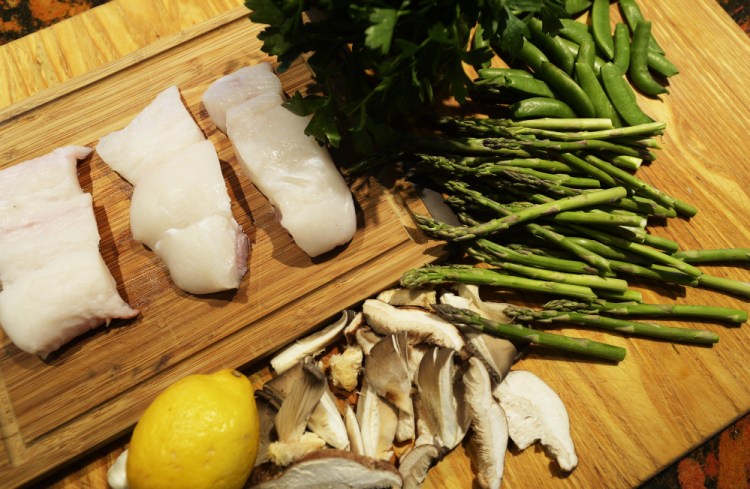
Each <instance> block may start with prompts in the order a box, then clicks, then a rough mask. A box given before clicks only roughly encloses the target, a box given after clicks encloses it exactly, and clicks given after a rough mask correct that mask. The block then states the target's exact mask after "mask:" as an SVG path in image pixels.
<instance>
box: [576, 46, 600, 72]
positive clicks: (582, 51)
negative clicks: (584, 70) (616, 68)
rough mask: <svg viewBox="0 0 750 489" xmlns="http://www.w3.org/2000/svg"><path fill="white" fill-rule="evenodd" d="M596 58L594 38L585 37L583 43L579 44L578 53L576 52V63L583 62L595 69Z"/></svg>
mask: <svg viewBox="0 0 750 489" xmlns="http://www.w3.org/2000/svg"><path fill="white" fill-rule="evenodd" d="M595 58H596V46H595V45H594V40H593V39H592V38H588V39H584V40H583V41H582V42H581V44H579V45H578V53H577V54H576V63H583V64H585V65H587V66H589V67H590V68H591V70H592V71H593V69H594V59H595Z"/></svg>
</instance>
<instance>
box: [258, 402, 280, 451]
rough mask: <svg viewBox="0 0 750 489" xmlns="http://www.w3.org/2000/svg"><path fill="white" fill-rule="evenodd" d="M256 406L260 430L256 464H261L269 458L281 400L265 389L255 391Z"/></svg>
mask: <svg viewBox="0 0 750 489" xmlns="http://www.w3.org/2000/svg"><path fill="white" fill-rule="evenodd" d="M255 406H256V408H257V410H258V422H259V423H258V424H259V426H260V432H259V435H258V455H257V456H256V457H255V465H260V464H262V463H263V462H265V461H266V460H268V445H270V443H271V440H272V439H273V432H274V418H276V414H277V413H278V411H279V407H280V406H281V400H280V399H278V398H276V396H274V395H273V394H271V393H270V392H268V391H264V390H263V389H258V390H256V391H255Z"/></svg>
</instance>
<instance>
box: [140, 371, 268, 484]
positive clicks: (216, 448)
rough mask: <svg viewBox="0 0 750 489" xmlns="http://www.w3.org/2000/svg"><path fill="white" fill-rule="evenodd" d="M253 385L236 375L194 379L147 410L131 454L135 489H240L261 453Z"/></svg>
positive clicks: (180, 384) (179, 383)
mask: <svg viewBox="0 0 750 489" xmlns="http://www.w3.org/2000/svg"><path fill="white" fill-rule="evenodd" d="M258 436H259V422H258V412H257V409H256V406H255V398H254V396H253V386H252V384H251V383H250V381H249V380H248V379H247V377H245V376H244V375H242V374H241V373H239V372H237V371H235V370H229V369H226V370H221V371H219V372H216V373H214V374H193V375H189V376H187V377H184V378H183V379H181V380H179V381H177V382H175V383H174V384H172V385H170V386H169V387H167V389H165V390H164V391H163V392H162V393H161V394H159V395H158V396H157V397H156V398H155V399H154V401H153V402H152V403H151V404H150V405H149V406H148V408H147V409H146V411H145V412H144V413H143V415H142V416H141V418H140V420H139V421H138V424H137V425H136V427H135V430H134V431H133V435H132V437H131V440H130V446H129V448H128V452H129V453H128V458H127V478H128V484H129V486H130V488H131V489H168V488H169V489H174V488H178V487H179V488H183V489H192V488H195V489H203V488H211V489H240V488H242V487H243V485H244V484H245V481H246V480H247V478H248V476H249V474H250V471H251V470H252V468H253V465H254V463H255V457H256V455H257V451H258Z"/></svg>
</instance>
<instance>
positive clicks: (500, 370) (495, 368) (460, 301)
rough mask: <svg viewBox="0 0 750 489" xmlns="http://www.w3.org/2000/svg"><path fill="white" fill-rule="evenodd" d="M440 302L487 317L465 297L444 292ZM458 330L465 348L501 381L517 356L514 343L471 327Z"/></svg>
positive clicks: (495, 379) (493, 377)
mask: <svg viewBox="0 0 750 489" xmlns="http://www.w3.org/2000/svg"><path fill="white" fill-rule="evenodd" d="M440 302H441V303H443V304H449V305H452V306H455V307H460V308H463V309H469V310H472V311H474V312H476V313H477V314H479V315H481V316H482V317H487V318H489V316H487V315H486V313H485V312H484V311H482V310H481V309H480V308H479V307H478V306H477V305H476V304H475V303H474V302H472V300H471V299H469V298H467V297H462V296H458V295H454V294H451V293H445V294H443V295H442V296H441V297H440ZM459 330H460V331H461V334H463V336H464V338H465V340H466V349H467V350H468V351H469V352H470V353H471V354H472V355H475V356H477V357H479V359H480V360H482V361H483V362H484V365H485V367H487V369H488V370H489V373H490V375H491V376H492V379H493V380H494V381H495V382H501V381H502V380H503V378H505V376H506V375H507V374H508V372H509V371H510V368H511V366H512V365H513V363H514V362H515V361H516V359H517V357H518V350H517V349H516V347H515V345H514V344H513V343H511V342H510V341H508V340H506V339H503V338H498V337H496V336H492V335H489V334H486V333H482V332H481V331H477V330H475V329H474V328H471V327H459Z"/></svg>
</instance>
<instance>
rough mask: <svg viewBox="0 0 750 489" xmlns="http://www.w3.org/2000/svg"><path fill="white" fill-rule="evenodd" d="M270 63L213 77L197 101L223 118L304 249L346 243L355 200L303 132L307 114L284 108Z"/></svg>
mask: <svg viewBox="0 0 750 489" xmlns="http://www.w3.org/2000/svg"><path fill="white" fill-rule="evenodd" d="M283 101H284V97H283V92H282V91H281V83H280V82H279V80H278V77H276V75H275V74H274V73H273V70H272V69H271V65H269V64H268V63H259V64H257V65H254V66H250V67H246V68H242V69H240V70H238V71H236V72H235V73H232V74H230V75H227V76H225V77H223V78H220V79H218V80H217V81H215V82H214V83H212V84H211V86H209V87H208V89H207V90H206V92H205V93H204V95H203V104H204V105H205V106H206V109H207V110H208V112H209V114H210V115H211V116H212V117H213V118H214V122H215V123H216V125H217V126H218V127H220V128H221V125H222V124H224V123H226V133H227V135H228V136H229V139H230V140H231V141H232V145H233V146H234V149H235V154H236V155H237V159H238V161H239V162H240V164H241V166H242V169H243V171H244V172H245V174H246V175H247V176H248V178H250V180H251V181H252V182H253V184H254V185H255V186H256V187H257V188H258V189H259V190H260V191H261V192H262V193H263V194H264V195H265V196H266V198H268V200H269V201H270V202H271V204H272V205H273V206H274V207H275V208H276V212H277V213H278V217H279V221H280V223H281V225H282V226H283V227H284V228H285V229H286V230H287V231H288V232H289V234H290V235H291V236H292V238H293V239H294V241H295V243H296V244H297V245H298V246H299V247H300V248H302V250H303V251H305V253H307V254H308V255H310V256H318V255H320V254H323V253H325V252H327V251H330V250H332V249H333V248H335V247H336V246H338V245H342V244H345V243H348V242H349V241H350V240H351V238H352V236H353V235H354V232H355V231H356V216H355V211H354V201H353V199H352V195H351V192H350V191H349V188H348V187H347V185H346V182H345V181H344V179H343V178H342V177H341V174H340V173H339V171H338V169H337V168H336V166H335V165H334V163H333V160H332V159H331V156H330V155H329V154H328V151H326V149H325V148H323V147H321V146H320V145H319V144H318V142H317V141H316V140H315V139H314V138H312V137H309V136H306V135H305V127H306V126H307V123H308V122H309V120H310V119H309V118H308V117H299V116H297V115H294V114H292V113H291V112H289V111H288V110H287V109H285V108H284V107H283V106H282V105H281V104H282V103H283Z"/></svg>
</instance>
